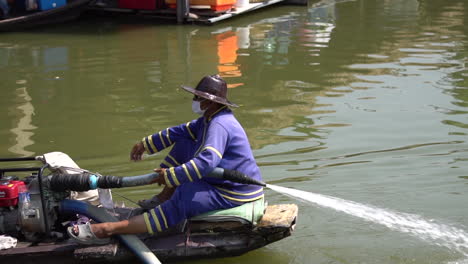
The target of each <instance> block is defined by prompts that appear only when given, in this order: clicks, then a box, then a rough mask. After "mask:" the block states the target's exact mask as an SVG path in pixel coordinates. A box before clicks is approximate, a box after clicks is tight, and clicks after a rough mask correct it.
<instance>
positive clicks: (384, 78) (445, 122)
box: [0, 0, 468, 264]
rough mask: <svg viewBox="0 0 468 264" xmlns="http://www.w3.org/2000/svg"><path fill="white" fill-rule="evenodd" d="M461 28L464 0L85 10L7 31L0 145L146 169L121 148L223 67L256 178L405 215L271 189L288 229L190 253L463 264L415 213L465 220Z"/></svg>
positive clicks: (159, 123)
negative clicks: (151, 14)
mask: <svg viewBox="0 0 468 264" xmlns="http://www.w3.org/2000/svg"><path fill="white" fill-rule="evenodd" d="M467 24H468V2H467V1H465V0H431V1H429V0H419V1H417V0H356V1H338V0H336V1H333V0H329V1H327V0H325V1H320V2H317V1H314V2H310V3H309V5H308V6H307V7H299V6H278V7H272V8H268V9H265V10H261V11H260V12H256V13H253V14H248V15H245V16H242V17H239V18H236V19H233V20H230V21H225V22H222V23H219V24H216V25H214V26H209V27H208V26H196V25H183V26H177V25H173V24H168V23H164V24H161V23H159V24H158V23H140V22H135V21H129V20H125V21H123V20H120V21H115V20H112V18H86V19H83V20H81V21H79V22H74V23H69V24H64V25H60V26H58V27H54V28H53V29H52V28H51V29H47V28H46V29H39V30H34V31H28V32H21V33H7V34H3V33H2V34H1V35H0V76H1V81H0V91H1V96H0V105H1V109H2V111H0V120H1V122H0V157H23V156H31V155H40V154H42V153H45V152H50V151H62V152H65V153H67V154H69V155H70V156H71V157H72V158H73V159H74V160H75V161H76V162H77V163H78V164H79V165H80V166H81V167H82V168H86V169H89V170H92V171H98V172H100V173H102V174H113V175H118V176H125V175H136V174H143V173H147V172H149V171H151V170H152V168H154V167H156V166H157V165H158V164H159V160H160V159H161V158H162V157H163V155H159V156H156V157H151V158H148V159H145V160H144V161H142V162H139V163H134V162H130V161H129V152H130V149H131V147H132V146H133V144H135V143H136V142H137V141H138V140H140V139H141V138H142V137H143V136H146V135H149V134H151V133H152V132H156V131H159V130H160V129H165V128H166V127H168V126H172V125H176V124H180V123H183V122H187V121H189V120H191V119H194V118H196V116H195V115H194V114H193V113H191V101H190V100H191V96H190V94H188V93H186V92H184V91H182V90H181V89H180V85H181V84H185V85H196V83H197V81H198V80H199V79H200V78H201V77H202V76H204V75H206V74H213V73H219V74H220V75H222V76H223V77H224V78H225V79H226V80H227V82H228V83H229V87H230V89H229V97H230V99H231V100H232V101H233V102H236V103H238V104H240V105H242V107H240V108H238V109H236V110H235V114H236V116H237V117H238V119H239V120H240V122H241V123H242V124H243V126H244V127H245V129H246V131H247V134H248V136H249V138H250V140H251V144H252V148H253V150H254V154H255V156H256V158H257V161H258V164H259V166H260V168H261V171H262V173H263V177H264V179H265V181H267V182H268V183H270V184H274V185H279V186H283V187H288V188H293V189H298V190H301V191H305V192H308V193H316V194H322V195H326V196H327V197H336V198H340V199H343V200H340V201H344V202H351V201H352V202H355V203H358V204H360V205H366V206H370V207H372V208H374V207H376V208H380V209H381V210H383V212H388V211H391V212H397V213H398V215H399V214H404V215H406V214H411V215H416V216H417V217H416V216H414V217H408V218H407V220H408V219H410V220H412V221H413V220H414V223H416V224H417V225H416V226H415V227H414V228H413V229H411V230H410V232H408V230H406V231H405V230H403V229H402V228H403V227H401V228H400V226H399V225H400V224H401V223H400V222H399V220H398V219H396V220H395V221H394V222H392V221H389V223H390V224H389V225H390V226H389V225H384V224H382V222H379V221H383V220H382V219H380V220H379V218H378V217H376V214H378V213H382V211H379V210H374V211H372V212H371V214H370V215H369V216H368V217H369V218H372V217H375V218H376V219H377V220H375V221H368V220H366V219H363V218H362V217H356V214H355V215H352V214H350V213H344V212H346V211H345V210H344V209H343V210H341V211H339V210H333V209H331V208H329V207H323V206H317V205H314V204H312V203H308V202H303V201H298V200H296V199H294V198H290V197H288V196H283V195H281V194H279V193H277V192H274V191H271V190H267V191H266V195H267V199H268V201H269V203H270V204H276V203H296V204H298V205H299V218H298V224H297V227H296V230H295V232H294V233H293V235H292V236H291V237H289V238H286V239H284V240H282V241H279V242H277V243H274V244H271V245H269V246H267V247H265V248H262V249H259V250H256V251H253V252H251V253H248V254H246V255H243V256H240V257H235V258H227V259H222V260H219V259H215V260H208V261H206V260H204V261H193V262H188V263H219V262H220V261H223V262H224V263H230V264H235V263H242V264H249V263H252V264H254V263H255V264H257V263H272V264H275V263H278V264H280V263H281V264H282V263H314V264H332V263H333V264H335V263H340V264H348V263H349V264H357V263H361V264H364V263H366V264H373V263H385V264H386V263H388V264H391V263H415V264H416V263H417V264H432V263H443V264H455V263H468V260H467V259H468V256H466V252H467V251H468V249H467V248H464V249H463V247H466V243H465V244H463V243H462V245H461V247H462V249H460V248H458V249H457V248H455V247H454V246H450V245H448V244H450V243H446V242H447V239H448V238H445V239H442V240H441V239H432V238H429V239H427V238H424V237H425V235H426V233H425V232H426V231H428V229H430V227H428V226H424V224H420V225H418V223H419V222H417V221H416V220H415V219H419V218H420V219H424V221H423V223H437V224H441V225H444V226H449V227H453V228H455V230H458V234H459V235H464V234H466V232H468V206H467V204H468V143H467V140H468V137H467V135H468V88H467V87H468V80H467V79H468V70H467V64H468V31H467ZM157 189H158V187H156V186H146V187H141V188H133V189H128V190H117V191H116V193H118V194H120V195H124V196H126V197H128V198H130V199H133V200H138V199H141V198H144V197H148V196H150V195H152V194H153V193H154V192H155V191H156V190H157ZM116 198H117V200H119V201H124V200H123V199H122V198H120V197H118V196H116ZM125 202H126V204H128V205H131V204H129V203H128V202H127V201H125ZM344 202H343V203H342V205H345V206H346V205H347V206H353V204H350V203H344ZM392 223H393V226H392ZM418 230H421V232H418ZM432 231H433V230H432ZM439 231H441V230H439ZM441 232H442V233H443V232H444V230H442V231H441ZM442 235H445V233H444V234H442ZM450 239H452V238H450ZM454 239H455V240H457V239H456V238H454ZM458 240H459V239H458ZM453 242H456V241H453ZM463 252H465V253H463Z"/></svg>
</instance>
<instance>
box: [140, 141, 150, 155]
mask: <svg viewBox="0 0 468 264" xmlns="http://www.w3.org/2000/svg"><path fill="white" fill-rule="evenodd" d="M141 142H142V143H143V147H145V150H146V151H147V152H148V153H151V151H150V149H149V147H148V143H146V137H144V138H143V139H142V140H141Z"/></svg>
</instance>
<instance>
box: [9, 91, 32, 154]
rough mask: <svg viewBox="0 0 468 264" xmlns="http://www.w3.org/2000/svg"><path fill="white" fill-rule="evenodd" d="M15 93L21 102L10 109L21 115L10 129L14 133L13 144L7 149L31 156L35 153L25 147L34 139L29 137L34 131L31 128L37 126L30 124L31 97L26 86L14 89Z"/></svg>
mask: <svg viewBox="0 0 468 264" xmlns="http://www.w3.org/2000/svg"><path fill="white" fill-rule="evenodd" d="M16 95H17V96H18V99H19V100H20V101H23V102H22V103H20V105H19V106H17V107H16V109H14V110H12V112H14V113H18V112H19V113H18V114H19V115H21V117H19V119H18V122H17V123H16V127H14V128H12V129H10V131H11V132H12V133H13V134H14V135H15V144H14V145H13V146H11V147H10V148H8V151H11V152H12V153H15V154H18V155H20V156H23V157H27V156H32V155H34V154H35V153H34V152H32V151H28V150H26V149H25V148H26V147H28V146H31V145H33V144H34V141H33V140H32V139H31V137H32V136H33V135H34V132H32V131H31V130H35V129H37V127H36V126H34V125H33V124H32V117H33V115H34V106H33V104H32V103H31V102H32V98H31V96H29V94H28V90H27V89H26V87H22V88H18V89H16Z"/></svg>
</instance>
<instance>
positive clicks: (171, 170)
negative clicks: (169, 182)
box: [169, 167, 180, 186]
mask: <svg viewBox="0 0 468 264" xmlns="http://www.w3.org/2000/svg"><path fill="white" fill-rule="evenodd" d="M169 172H170V173H171V176H172V179H173V180H174V183H175V184H176V185H177V186H179V185H180V182H179V179H177V175H176V174H175V171H174V167H172V168H169Z"/></svg>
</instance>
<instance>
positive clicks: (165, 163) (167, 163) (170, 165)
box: [161, 160, 174, 168]
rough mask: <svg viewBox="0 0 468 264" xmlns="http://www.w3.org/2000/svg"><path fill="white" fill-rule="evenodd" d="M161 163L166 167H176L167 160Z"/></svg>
mask: <svg viewBox="0 0 468 264" xmlns="http://www.w3.org/2000/svg"><path fill="white" fill-rule="evenodd" d="M161 163H162V164H164V165H166V166H167V167H168V168H170V167H173V166H174V165H172V164H170V163H169V162H167V160H163V161H162V162H161Z"/></svg>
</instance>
